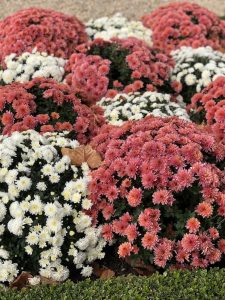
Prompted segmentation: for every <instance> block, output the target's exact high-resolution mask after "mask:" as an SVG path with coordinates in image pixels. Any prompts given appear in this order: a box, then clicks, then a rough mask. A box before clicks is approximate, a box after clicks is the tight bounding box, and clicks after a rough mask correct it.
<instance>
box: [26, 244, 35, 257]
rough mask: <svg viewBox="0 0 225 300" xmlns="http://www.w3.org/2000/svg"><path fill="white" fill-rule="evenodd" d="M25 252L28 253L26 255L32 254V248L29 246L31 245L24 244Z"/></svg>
mask: <svg viewBox="0 0 225 300" xmlns="http://www.w3.org/2000/svg"><path fill="white" fill-rule="evenodd" d="M25 252H26V253H27V254H28V255H32V253H33V249H32V248H31V246H29V245H28V246H25Z"/></svg>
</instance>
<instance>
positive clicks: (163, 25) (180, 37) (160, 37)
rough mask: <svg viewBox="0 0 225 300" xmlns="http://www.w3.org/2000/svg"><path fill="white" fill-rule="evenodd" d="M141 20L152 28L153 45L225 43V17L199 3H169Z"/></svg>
mask: <svg viewBox="0 0 225 300" xmlns="http://www.w3.org/2000/svg"><path fill="white" fill-rule="evenodd" d="M142 21H143V24H144V25H145V26H146V27H149V28H151V30H152V31H153V34H152V38H153V43H154V46H155V47H157V48H159V49H162V50H167V52H170V51H171V50H174V49H177V48H179V47H181V46H191V47H193V48H197V47H203V46H211V47H212V48H214V49H220V48H221V47H222V48H224V47H225V39H224V37H225V27H224V25H223V21H221V20H220V19H219V17H218V16H216V15H215V14H214V13H213V12H211V11H209V10H208V9H206V8H204V7H201V6H199V5H198V4H194V3H189V2H176V3H170V4H168V5H165V6H161V7H160V8H158V9H156V10H155V11H153V12H152V13H150V14H147V15H145V16H143V17H142Z"/></svg>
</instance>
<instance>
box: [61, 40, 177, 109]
mask: <svg viewBox="0 0 225 300" xmlns="http://www.w3.org/2000/svg"><path fill="white" fill-rule="evenodd" d="M76 49H77V53H74V54H73V55H72V56H71V57H70V59H69V62H68V64H67V66H66V71H67V72H68V73H69V74H68V75H67V77H66V80H67V83H68V84H69V85H72V86H73V88H74V89H75V90H76V93H77V94H78V95H79V96H80V97H81V98H82V99H83V101H84V102H85V103H88V104H93V103H95V102H96V101H98V100H100V99H101V98H102V97H104V96H107V97H113V96H115V95H116V94H117V93H118V92H125V93H129V92H135V91H141V90H149V91H155V90H157V91H164V92H171V91H173V89H175V90H177V91H179V84H176V83H175V82H174V83H171V82H170V71H171V67H172V66H173V65H174V63H173V60H172V59H171V57H169V56H166V55H164V54H163V53H159V52H158V51H156V50H155V49H153V48H149V46H148V45H147V44H146V43H145V42H144V41H141V40H138V39H136V38H132V37H131V38H127V39H117V38H114V39H112V40H110V41H104V40H102V39H96V40H94V41H92V42H88V43H86V44H83V45H80V46H78V47H77V48H76Z"/></svg>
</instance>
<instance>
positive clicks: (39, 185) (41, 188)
mask: <svg viewBox="0 0 225 300" xmlns="http://www.w3.org/2000/svg"><path fill="white" fill-rule="evenodd" d="M46 188H47V185H46V184H45V183H44V182H43V181H41V182H38V183H37V189H38V190H39V191H42V192H44V191H45V190H46Z"/></svg>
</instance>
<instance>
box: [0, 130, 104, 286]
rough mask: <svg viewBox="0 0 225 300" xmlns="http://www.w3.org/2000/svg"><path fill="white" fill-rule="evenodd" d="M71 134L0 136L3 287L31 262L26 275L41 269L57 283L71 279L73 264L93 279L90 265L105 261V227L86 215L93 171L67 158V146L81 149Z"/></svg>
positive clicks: (0, 251) (0, 218) (0, 253)
mask: <svg viewBox="0 0 225 300" xmlns="http://www.w3.org/2000/svg"><path fill="white" fill-rule="evenodd" d="M66 134H67V133H47V134H45V135H44V136H43V135H40V134H39V133H38V132H36V131H33V130H29V131H26V132H22V133H19V132H14V133H13V134H12V135H11V136H10V137H8V136H0V247H1V248H0V281H1V282H7V281H12V280H13V278H14V277H15V276H16V274H17V273H18V272H20V271H21V269H22V268H23V264H25V263H26V267H27V265H28V264H29V266H30V269H28V270H27V269H26V271H31V272H32V266H35V267H36V269H38V273H39V274H40V275H42V276H45V277H48V278H52V279H54V280H57V281H62V280H65V279H66V278H67V277H68V276H69V268H68V267H67V266H68V265H72V266H73V267H75V268H77V269H80V272H81V274H82V275H83V276H90V274H91V273H92V268H91V266H89V263H92V262H93V261H94V260H96V259H101V258H102V257H103V256H104V253H103V251H102V250H103V247H104V245H105V242H104V241H103V239H102V238H101V237H100V235H101V228H100V227H98V228H97V227H93V226H92V219H91V217H90V216H88V215H87V214H86V213H84V210H87V209H89V208H90V207H91V201H90V200H89V199H88V194H87V185H88V183H89V181H90V176H89V167H88V165H87V164H86V163H83V164H82V165H81V167H75V166H73V165H71V164H70V158H69V157H68V156H62V155H61V152H60V148H61V147H69V148H76V147H77V146H78V145H79V143H78V142H77V141H76V140H70V139H68V138H66ZM10 245H11V246H10ZM18 246H19V248H18ZM16 249H20V250H19V253H17V252H18V251H17V250H16ZM21 257H25V258H24V260H25V261H23V259H22V258H21ZM15 263H16V264H15ZM33 275H38V274H33Z"/></svg>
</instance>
